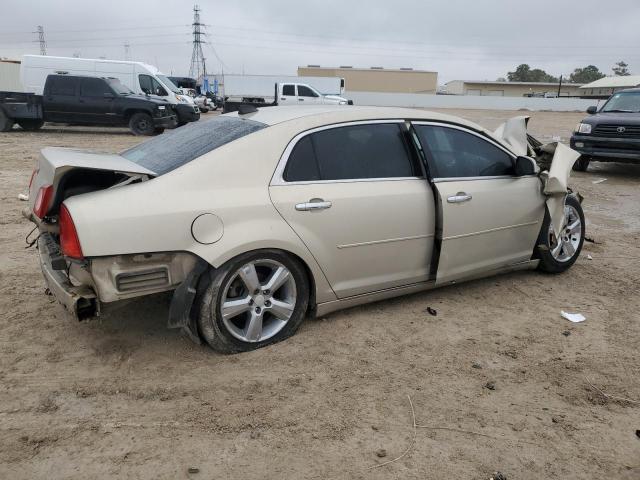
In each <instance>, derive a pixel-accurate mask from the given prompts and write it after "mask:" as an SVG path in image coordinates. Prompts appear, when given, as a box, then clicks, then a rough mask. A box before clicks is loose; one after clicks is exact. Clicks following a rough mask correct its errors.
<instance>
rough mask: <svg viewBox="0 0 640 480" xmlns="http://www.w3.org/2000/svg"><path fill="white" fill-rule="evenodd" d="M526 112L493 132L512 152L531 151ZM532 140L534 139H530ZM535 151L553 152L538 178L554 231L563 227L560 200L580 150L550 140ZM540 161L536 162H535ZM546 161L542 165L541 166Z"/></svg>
mask: <svg viewBox="0 0 640 480" xmlns="http://www.w3.org/2000/svg"><path fill="white" fill-rule="evenodd" d="M529 118H530V117H527V116H518V117H513V118H510V119H509V120H507V121H506V122H504V123H503V124H502V125H500V126H499V127H498V128H497V129H496V130H495V131H494V132H493V134H494V135H495V136H496V137H497V138H498V139H499V140H501V141H502V142H503V143H506V144H507V145H508V146H509V147H511V150H512V151H513V153H515V154H516V155H529V154H530V153H531V152H533V151H534V148H533V146H532V145H531V144H530V142H529V140H530V139H529V138H528V136H527V124H528V123H529ZM533 141H534V142H535V140H533ZM535 151H536V152H537V153H543V152H544V153H547V154H550V153H551V152H554V153H553V159H552V161H551V166H550V168H549V170H548V171H547V170H545V171H542V172H541V173H540V178H542V180H543V182H544V190H543V193H544V194H545V195H547V196H548V197H549V198H548V199H547V202H546V203H547V208H548V209H549V215H551V224H552V225H553V229H554V231H556V232H559V231H560V230H562V228H563V227H564V225H563V223H564V219H565V217H564V203H565V197H566V196H567V193H568V183H569V176H570V174H571V169H572V168H573V164H574V163H575V162H576V160H577V159H578V158H579V157H580V154H579V153H578V152H576V151H575V150H572V149H571V148H569V147H567V146H566V145H564V144H562V143H559V142H554V143H548V144H546V145H542V146H540V147H538V149H536V150H535ZM538 164H539V165H540V163H538ZM544 167H546V164H545V165H543V168H544Z"/></svg>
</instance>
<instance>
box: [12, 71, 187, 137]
mask: <svg viewBox="0 0 640 480" xmlns="http://www.w3.org/2000/svg"><path fill="white" fill-rule="evenodd" d="M44 122H56V123H66V124H70V125H101V126H108V125H110V126H128V127H129V129H130V130H131V132H132V133H133V134H135V135H153V134H155V133H162V131H164V129H165V128H175V126H176V125H177V118H176V113H175V111H174V108H173V105H172V104H170V103H169V102H166V101H164V100H161V99H159V98H154V97H150V96H142V95H136V94H134V93H133V92H132V91H131V90H129V88H127V87H126V86H124V85H123V84H122V83H121V82H120V81H119V80H118V79H115V78H98V77H80V76H71V75H49V76H48V77H47V80H46V82H45V85H44V91H43V93H42V95H35V94H32V93H18V92H0V132H8V131H10V130H11V129H12V128H13V125H14V124H15V123H17V124H18V125H20V126H21V127H22V128H23V129H24V130H37V129H39V128H40V127H42V125H43V124H44Z"/></svg>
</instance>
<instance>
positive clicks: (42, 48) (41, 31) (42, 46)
mask: <svg viewBox="0 0 640 480" xmlns="http://www.w3.org/2000/svg"><path fill="white" fill-rule="evenodd" d="M33 33H37V34H38V42H40V55H46V54H47V42H45V41H44V28H42V25H38V29H37V30H36V31H35V32H33Z"/></svg>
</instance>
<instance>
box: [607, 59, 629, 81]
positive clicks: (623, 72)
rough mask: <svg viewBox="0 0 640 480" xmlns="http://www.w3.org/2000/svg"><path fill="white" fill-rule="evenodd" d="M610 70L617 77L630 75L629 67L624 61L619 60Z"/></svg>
mask: <svg viewBox="0 0 640 480" xmlns="http://www.w3.org/2000/svg"><path fill="white" fill-rule="evenodd" d="M612 70H613V73H614V75H616V76H617V77H626V76H628V75H631V73H629V65H627V64H626V63H625V62H624V60H620V61H619V62H618V63H616V64H615V65H614V66H613V68H612Z"/></svg>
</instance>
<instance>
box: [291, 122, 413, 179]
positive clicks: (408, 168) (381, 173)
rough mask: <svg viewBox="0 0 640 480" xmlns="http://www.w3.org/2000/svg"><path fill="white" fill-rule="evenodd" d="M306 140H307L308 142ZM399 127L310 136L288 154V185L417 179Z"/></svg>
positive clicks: (333, 130) (355, 128) (348, 129)
mask: <svg viewBox="0 0 640 480" xmlns="http://www.w3.org/2000/svg"><path fill="white" fill-rule="evenodd" d="M307 139H308V140H307ZM416 175H417V173H416V169H415V167H414V164H413V162H412V160H411V157H410V155H409V150H408V147H407V144H406V141H405V139H404V134H403V131H402V129H401V126H400V125H399V124H396V123H394V124H368V125H353V126H346V127H338V128H331V129H328V130H322V131H319V132H315V133H312V134H310V135H308V136H306V137H304V138H303V139H302V140H300V141H299V142H298V144H296V147H295V148H294V150H293V151H292V152H291V156H290V157H289V161H288V164H287V168H286V169H285V174H284V179H285V180H286V181H288V182H301V181H313V180H349V179H364V178H396V177H413V176H416Z"/></svg>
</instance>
